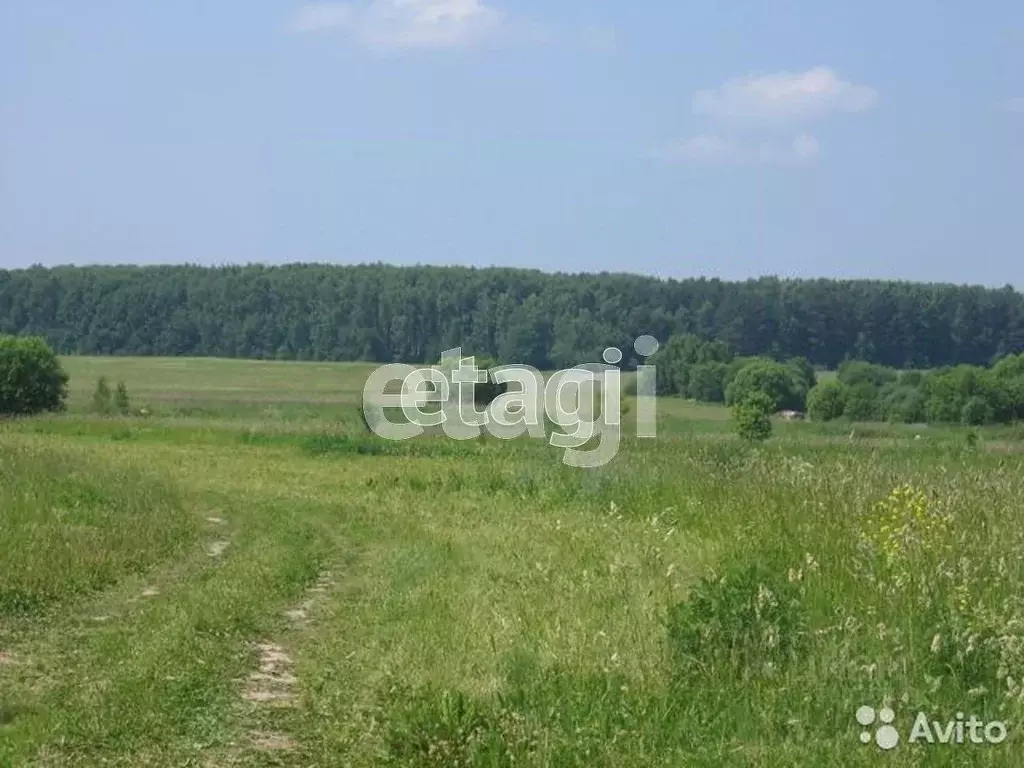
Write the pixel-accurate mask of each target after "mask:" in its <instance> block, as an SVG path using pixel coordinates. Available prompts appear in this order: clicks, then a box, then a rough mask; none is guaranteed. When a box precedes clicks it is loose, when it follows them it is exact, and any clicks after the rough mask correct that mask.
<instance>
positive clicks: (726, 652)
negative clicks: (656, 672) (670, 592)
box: [668, 565, 807, 678]
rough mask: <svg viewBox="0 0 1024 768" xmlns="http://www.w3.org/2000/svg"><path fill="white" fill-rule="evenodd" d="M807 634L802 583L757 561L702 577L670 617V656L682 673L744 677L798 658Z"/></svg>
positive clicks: (671, 611) (678, 671)
mask: <svg viewBox="0 0 1024 768" xmlns="http://www.w3.org/2000/svg"><path fill="white" fill-rule="evenodd" d="M806 638H807V619H806V612H805V609H804V607H803V605H802V602H801V595H800V591H799V586H798V585H797V584H795V583H791V582H790V581H788V579H787V578H785V577H783V576H781V575H777V574H775V573H772V572H770V571H767V570H765V569H763V568H761V567H759V566H756V565H753V566H748V567H745V568H740V567H736V568H733V569H731V570H729V571H728V572H727V573H726V574H725V575H724V576H723V577H722V578H721V579H708V578H704V579H702V580H701V582H700V583H699V584H697V586H696V587H694V589H693V591H692V592H691V593H690V596H689V598H688V599H687V600H686V601H685V602H682V603H679V604H677V605H676V606H674V607H673V608H672V609H671V610H670V612H669V617H668V641H669V650H670V654H671V657H672V659H673V661H674V663H675V667H676V670H677V673H679V675H680V677H686V676H688V675H691V674H693V673H702V674H704V675H707V676H710V677H718V676H720V675H722V674H727V675H728V674H730V673H731V674H732V675H735V676H737V677H741V678H749V677H751V676H757V675H759V674H763V673H765V672H767V671H768V669H767V668H766V667H767V665H769V664H770V665H773V666H782V665H784V664H787V663H789V662H792V661H795V660H797V659H798V658H799V656H800V653H801V651H802V650H803V649H804V647H805V641H806Z"/></svg>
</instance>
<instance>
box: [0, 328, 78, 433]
mask: <svg viewBox="0 0 1024 768" xmlns="http://www.w3.org/2000/svg"><path fill="white" fill-rule="evenodd" d="M67 384H68V375H67V373H65V371H64V369H63V368H62V367H61V365H60V362H59V361H58V360H57V356H56V355H55V354H54V352H53V350H52V349H51V348H50V346H49V345H48V344H47V343H46V342H45V341H44V340H43V339H41V338H37V337H18V336H0V414H9V415H31V414H35V413H42V412H43V411H59V410H62V409H63V408H64V404H65V400H66V399H67Z"/></svg>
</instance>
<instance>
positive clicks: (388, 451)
mask: <svg viewBox="0 0 1024 768" xmlns="http://www.w3.org/2000/svg"><path fill="white" fill-rule="evenodd" d="M66 365H67V367H68V369H69V372H70V373H71V375H72V386H73V391H72V403H71V409H70V411H69V413H67V414H64V415H61V416H57V417H48V418H41V419H35V420H29V421H22V422H11V423H7V424H4V425H2V426H0V766H24V765H46V766H51V765H53V766H57V765H61V766H63V765H67V766H92V765H124V766H147V765H150V766H234V765H238V766H270V765H281V766H513V765H531V766H533V765H536V766H660V765H664V766H681V765H708V766H712V765H715V766H717V765H749V766H769V765H770V766H776V765H801V766H803V765H823V764H829V763H831V764H836V765H843V766H846V765H852V766H857V765H864V766H871V765H877V764H881V763H886V764H892V765H950V766H952V765H1000V766H1001V765H1021V764H1024V758H1022V757H1021V754H1022V749H1021V747H1022V744H1024V736H1022V719H1021V714H1022V712H1024V706H1022V704H1024V689H1022V687H1021V681H1022V680H1024V592H1022V586H1021V585H1022V584H1024V560H1022V558H1024V525H1022V523H1024V520H1022V514H1021V499H1022V498H1024V462H1022V458H1021V457H1022V454H1021V453H1019V452H1018V446H1019V445H1021V443H1020V442H1019V435H1018V434H1017V433H1016V432H1015V431H1013V430H1008V429H1002V430H991V431H986V430H980V431H978V435H979V437H980V439H979V440H978V441H977V443H976V444H974V443H973V442H970V441H968V440H967V439H966V438H965V435H964V434H963V433H961V432H960V431H958V430H922V429H916V430H915V429H913V428H899V429H889V428H885V427H878V426H875V427H872V428H871V430H870V431H869V430H868V429H866V428H855V429H853V430H852V435H851V434H850V433H851V428H850V427H845V428H840V427H833V428H831V429H830V430H827V429H823V428H818V427H816V426H814V425H809V424H807V425H803V424H779V425H777V428H776V437H775V438H773V439H772V441H770V442H769V443H767V444H766V445H763V446H758V447H750V446H746V445H743V444H741V443H739V442H738V441H737V440H735V439H734V438H732V437H731V436H730V435H729V434H728V423H727V420H726V418H725V416H726V414H725V412H724V411H722V410H721V409H716V408H709V407H705V406H695V405H693V404H687V403H682V402H678V401H676V402H668V401H666V402H663V403H660V404H659V438H658V439H657V440H654V441H651V440H636V439H633V438H628V437H627V439H626V440H625V441H624V443H623V446H622V450H621V452H620V454H619V456H618V457H617V458H616V459H615V460H614V461H613V462H612V463H611V464H610V465H608V466H607V467H605V468H602V469H598V470H578V469H572V468H569V467H566V466H563V465H562V464H561V463H560V458H561V452H560V451H558V450H556V449H554V448H551V447H550V446H548V445H547V444H546V443H545V442H544V441H539V440H520V441H515V442H502V441H498V440H493V439H491V440H482V441H480V440H474V441H468V442H455V441H451V440H447V439H443V438H423V439H420V440H415V441H411V442H409V443H401V444H393V443H390V444H386V445H382V444H381V443H380V441H377V440H375V439H373V438H370V437H368V436H366V435H363V434H361V425H360V423H359V421H358V416H357V414H356V411H355V406H356V405H357V404H358V402H359V397H360V392H361V387H362V382H363V381H364V380H365V377H366V376H367V375H368V373H369V372H370V370H371V368H370V367H369V366H359V365H327V364H298V363H295V364H290V363H255V362H244V361H219V360H133V359H111V360H106V359H94V358H93V359H90V358H72V359H69V360H68V361H66ZM101 374H103V375H107V376H108V377H109V378H110V379H112V380H114V381H116V380H119V379H120V380H124V381H125V382H126V384H127V385H128V389H129V391H130V393H131V394H132V395H133V397H134V399H135V403H136V405H139V406H142V405H144V406H145V407H146V410H147V411H148V412H149V415H148V416H146V417H127V418H106V419H103V418H97V417H93V416H91V415H89V414H88V413H86V408H87V405H88V400H89V395H90V393H91V389H92V386H93V384H94V383H95V378H96V377H97V376H99V375H101ZM628 423H629V417H628V416H627V419H626V427H627V429H628ZM918 435H921V437H920V438H919V439H916V438H917V436H918ZM863 705H867V706H870V707H872V708H874V709H875V710H880V709H881V708H882V707H883V706H888V707H891V709H892V710H893V712H894V713H895V723H894V724H895V726H896V727H897V730H898V732H899V734H900V736H901V743H900V745H899V746H898V747H897V748H895V749H893V750H891V751H888V752H885V751H882V750H880V749H879V748H878V747H877V746H875V744H874V742H872V743H871V744H868V745H864V744H862V743H861V740H860V734H861V732H862V731H870V734H871V735H872V736H873V735H874V733H875V731H876V729H877V728H878V726H879V725H880V722H877V721H876V722H875V723H873V724H872V725H871V726H870V727H862V726H861V725H859V724H858V723H857V721H856V719H855V713H856V711H857V709H858V708H859V707H861V706H863ZM918 711H923V712H925V713H926V714H927V715H928V717H929V719H930V720H936V721H939V722H940V724H941V725H942V726H943V727H945V725H946V723H947V722H948V721H951V720H955V719H956V717H957V713H963V719H964V720H966V719H967V718H968V717H970V716H971V715H976V716H977V718H978V719H979V720H980V721H982V722H986V723H987V722H990V721H996V720H998V721H1003V722H1005V723H1006V727H1007V738H1006V739H1005V741H1003V742H1002V743H1000V744H987V743H986V744H971V743H970V741H969V739H967V738H965V739H964V743H962V744H955V743H953V744H940V743H934V744H927V743H920V742H919V743H913V744H912V743H908V736H909V734H910V732H911V725H912V723H913V722H914V718H915V715H916V713H917V712H918ZM954 741H955V738H954Z"/></svg>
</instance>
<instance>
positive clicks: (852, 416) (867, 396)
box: [843, 382, 879, 421]
mask: <svg viewBox="0 0 1024 768" xmlns="http://www.w3.org/2000/svg"><path fill="white" fill-rule="evenodd" d="M878 412H879V400H878V390H877V389H876V388H875V387H874V385H872V384H868V383H867V382H863V383H861V384H858V385H856V386H853V387H849V389H848V391H847V396H846V407H845V408H844V409H843V417H844V418H846V419H849V420H850V421H875V420H876V419H877V418H878Z"/></svg>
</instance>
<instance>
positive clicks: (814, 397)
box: [807, 381, 847, 421]
mask: <svg viewBox="0 0 1024 768" xmlns="http://www.w3.org/2000/svg"><path fill="white" fill-rule="evenodd" d="M846 398H847V387H846V385H845V384H843V383H842V382H841V381H823V382H821V384H818V385H817V386H816V387H815V388H814V389H812V390H811V391H810V392H809V393H808V394H807V416H808V417H809V418H810V419H811V421H832V420H833V419H838V418H841V417H842V415H843V412H844V411H845V410H846Z"/></svg>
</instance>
